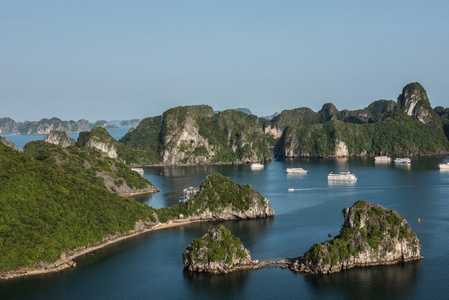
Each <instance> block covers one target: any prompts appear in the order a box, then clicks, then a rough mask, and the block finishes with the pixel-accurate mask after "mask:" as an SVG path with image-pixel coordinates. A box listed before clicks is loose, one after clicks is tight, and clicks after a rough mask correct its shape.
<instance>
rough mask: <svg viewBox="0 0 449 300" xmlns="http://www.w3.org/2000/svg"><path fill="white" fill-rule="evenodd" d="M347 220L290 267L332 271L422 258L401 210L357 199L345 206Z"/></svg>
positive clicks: (310, 270) (300, 269)
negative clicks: (331, 238)
mask: <svg viewBox="0 0 449 300" xmlns="http://www.w3.org/2000/svg"><path fill="white" fill-rule="evenodd" d="M343 214H344V219H345V221H344V224H343V226H342V229H341V231H340V235H338V236H336V237H335V238H334V239H333V240H329V241H326V242H324V243H322V244H315V245H313V246H312V247H311V248H310V250H309V251H307V252H306V253H305V254H304V256H302V257H298V258H296V259H294V260H292V261H291V262H290V265H289V266H290V268H291V269H292V270H294V271H299V272H303V273H309V274H328V273H335V272H339V271H341V270H345V269H350V268H353V267H366V266H377V265H391V264H396V263H399V262H409V261H416V260H420V259H422V258H423V257H422V256H421V255H420V249H421V242H420V241H419V239H418V238H417V236H416V234H415V233H413V232H412V231H411V229H410V226H409V224H408V223H407V221H406V220H405V219H404V218H403V217H402V216H400V215H399V214H398V213H397V212H395V211H394V210H391V209H386V208H384V207H382V206H380V205H377V204H371V203H367V202H365V201H357V202H356V203H355V204H354V205H353V206H352V207H347V208H345V209H344V210H343Z"/></svg>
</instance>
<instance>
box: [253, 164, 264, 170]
mask: <svg viewBox="0 0 449 300" xmlns="http://www.w3.org/2000/svg"><path fill="white" fill-rule="evenodd" d="M250 168H251V169H253V170H260V169H263V168H264V166H263V164H260V163H253V164H251V165H250Z"/></svg>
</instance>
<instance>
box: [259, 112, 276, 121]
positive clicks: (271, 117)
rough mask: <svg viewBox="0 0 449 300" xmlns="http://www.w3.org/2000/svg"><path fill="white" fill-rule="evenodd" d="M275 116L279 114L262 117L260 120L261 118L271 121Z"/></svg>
mask: <svg viewBox="0 0 449 300" xmlns="http://www.w3.org/2000/svg"><path fill="white" fill-rule="evenodd" d="M277 115H279V113H278V112H275V113H274V114H272V115H270V116H262V117H261V118H262V119H267V120H271V119H273V118H274V117H276V116H277Z"/></svg>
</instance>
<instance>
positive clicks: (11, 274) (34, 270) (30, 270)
mask: <svg viewBox="0 0 449 300" xmlns="http://www.w3.org/2000/svg"><path fill="white" fill-rule="evenodd" d="M211 221H213V220H170V221H168V222H167V223H158V224H156V225H153V226H151V227H148V228H145V229H143V230H140V231H134V230H131V231H129V232H128V233H124V234H123V235H121V236H119V237H116V238H112V239H109V240H107V241H105V242H99V243H98V244H95V245H93V246H89V247H82V249H75V250H72V251H69V252H67V253H63V254H62V255H61V259H59V260H58V261H57V262H55V264H54V266H53V267H39V266H34V267H22V268H20V269H18V270H12V271H6V272H0V280H7V279H12V278H17V277H24V276H32V275H39V274H46V273H53V272H58V271H61V270H64V269H68V268H74V267H76V263H75V262H74V261H73V260H74V259H75V258H77V257H80V256H82V255H85V254H87V253H89V252H92V251H95V250H98V249H101V248H104V247H107V246H109V245H112V244H114V243H117V242H120V241H123V240H126V239H129V238H132V237H135V236H138V235H141V234H144V233H146V232H150V231H156V230H161V229H166V228H171V227H177V226H181V225H186V224H191V223H198V222H211ZM217 221H218V220H217Z"/></svg>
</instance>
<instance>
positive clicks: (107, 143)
mask: <svg viewBox="0 0 449 300" xmlns="http://www.w3.org/2000/svg"><path fill="white" fill-rule="evenodd" d="M116 144H117V141H116V140H115V139H114V138H113V137H111V135H110V134H109V133H108V132H107V131H106V129H104V128H102V127H95V128H92V130H91V131H90V132H88V131H83V132H81V133H80V135H79V137H78V141H77V142H76V145H77V146H78V147H83V146H85V147H92V148H96V149H98V150H100V151H101V152H102V153H103V155H104V156H106V157H110V158H117V147H116Z"/></svg>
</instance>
